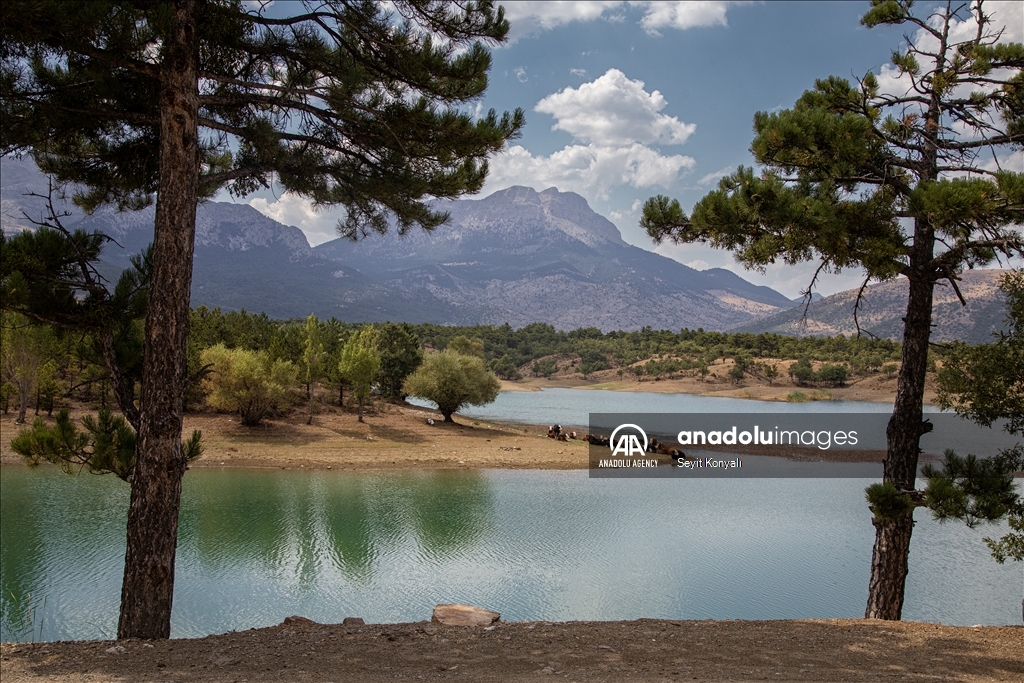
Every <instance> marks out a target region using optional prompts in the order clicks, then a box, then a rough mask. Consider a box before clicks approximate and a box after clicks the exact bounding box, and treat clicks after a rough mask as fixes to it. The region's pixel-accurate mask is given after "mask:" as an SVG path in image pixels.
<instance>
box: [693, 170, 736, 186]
mask: <svg viewBox="0 0 1024 683" xmlns="http://www.w3.org/2000/svg"><path fill="white" fill-rule="evenodd" d="M735 170H736V167H735V166H726V167H724V168H720V169H718V170H717V171H715V172H714V173H708V174H707V175H703V176H701V178H700V180H698V181H697V185H698V186H699V187H707V186H708V185H710V184H711V183H713V182H715V181H716V180H718V179H719V178H724V177H725V176H727V175H730V174H731V173H732V172H733V171H735Z"/></svg>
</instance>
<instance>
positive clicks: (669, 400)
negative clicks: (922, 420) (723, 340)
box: [409, 389, 934, 426]
mask: <svg viewBox="0 0 1024 683" xmlns="http://www.w3.org/2000/svg"><path fill="white" fill-rule="evenodd" d="M409 402H410V403H415V404H416V405H421V406H428V407H435V406H434V404H433V403H431V402H430V401H424V400H421V399H416V398H410V399H409ZM928 410H934V408H932V407H929V408H928ZM626 412H628V413H844V412H847V413H890V412H892V404H887V403H869V402H866V401H811V402H808V403H787V402H785V401H752V400H749V399H742V398H720V397H709V396H693V395H691V394H656V393H652V392H643V391H637V392H632V391H605V390H600V389H544V390H542V391H504V392H502V393H501V394H499V395H498V399H497V400H496V401H495V402H494V403H491V404H489V405H485V406H467V407H466V408H465V409H464V410H461V411H459V414H460V415H465V416H467V417H477V418H483V419H487V420H509V421H512V422H524V423H527V424H551V423H553V422H557V423H559V424H564V425H575V426H583V425H586V424H587V420H588V416H589V414H590V413H626Z"/></svg>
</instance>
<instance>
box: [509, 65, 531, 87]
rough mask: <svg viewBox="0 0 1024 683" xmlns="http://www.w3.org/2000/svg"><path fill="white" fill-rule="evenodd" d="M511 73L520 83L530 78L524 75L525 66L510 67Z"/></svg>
mask: <svg viewBox="0 0 1024 683" xmlns="http://www.w3.org/2000/svg"><path fill="white" fill-rule="evenodd" d="M512 73H514V74H515V76H516V80H517V81H519V82H520V83H526V81H528V80H530V77H529V76H527V75H526V68H525V67H522V66H517V67H516V68H514V69H512Z"/></svg>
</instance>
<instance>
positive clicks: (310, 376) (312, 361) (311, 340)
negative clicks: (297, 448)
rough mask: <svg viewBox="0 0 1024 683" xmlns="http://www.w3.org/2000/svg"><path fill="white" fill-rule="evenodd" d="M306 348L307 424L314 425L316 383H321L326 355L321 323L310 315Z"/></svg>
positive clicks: (306, 334)
mask: <svg viewBox="0 0 1024 683" xmlns="http://www.w3.org/2000/svg"><path fill="white" fill-rule="evenodd" d="M304 332H305V337H306V339H305V342H306V343H305V347H304V348H303V350H302V375H303V379H304V380H305V382H306V393H307V394H308V397H309V418H308V419H307V420H306V424H308V425H311V424H313V402H314V399H315V398H316V383H317V382H319V381H320V377H321V375H322V373H323V363H324V358H325V356H326V354H325V353H324V343H323V334H322V332H321V330H320V321H319V320H317V317H316V316H315V315H313V314H312V313H310V315H309V317H308V318H306V325H305V327H304Z"/></svg>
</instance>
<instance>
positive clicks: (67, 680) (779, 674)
mask: <svg viewBox="0 0 1024 683" xmlns="http://www.w3.org/2000/svg"><path fill="white" fill-rule="evenodd" d="M286 621H288V620H286ZM0 671H2V678H3V681H4V683H20V682H22V681H43V680H45V681H55V682H60V683H85V682H89V683H93V682H95V681H124V682H133V681H168V682H170V681H210V682H211V683H221V682H224V683H228V682H236V681H238V682H240V681H334V682H339V683H340V682H341V681H366V682H368V683H383V682H384V681H389V682H390V681H395V680H413V681H416V680H423V681H430V680H435V681H436V680H449V681H485V682H496V681H550V680H564V681H689V680H697V681H763V680H768V681H879V680H899V681H1013V682H1015V683H1020V681H1024V627H1019V626H1003V627H983V628H982V627H975V628H971V627H952V626H939V625H935V624H922V623H904V622H882V621H868V620H855V619H843V620H823V621H810V620H808V621H661V620H653V619H640V620H638V621H629V622H569V623H548V622H518V623H508V624H506V623H501V622H499V623H498V624H496V625H495V626H493V627H488V628H483V627H459V626H442V625H437V624H431V623H428V622H420V623H416V624H382V625H365V626H345V625H340V624H336V625H321V624H314V623H312V622H310V623H302V622H299V623H285V624H282V625H279V626H275V627H272V628H264V629H253V630H250V631H242V632H237V633H227V634H224V635H217V636H209V637H207V638H202V639H196V640H169V641H154V642H151V643H150V642H143V641H123V642H120V643H115V642H100V641H87V642H71V643H38V644H10V643H6V644H3V645H2V646H0Z"/></svg>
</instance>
